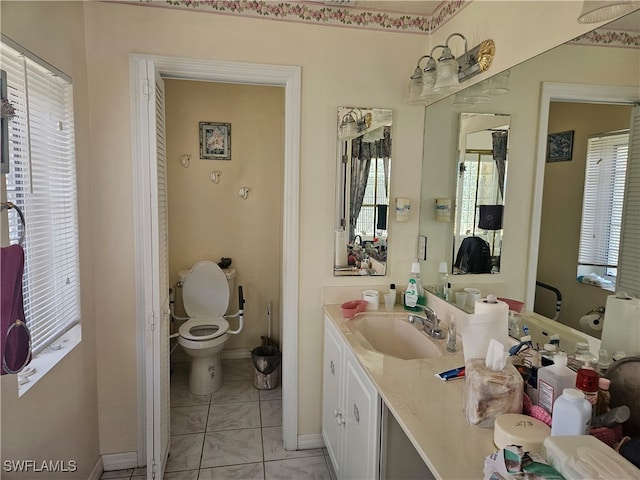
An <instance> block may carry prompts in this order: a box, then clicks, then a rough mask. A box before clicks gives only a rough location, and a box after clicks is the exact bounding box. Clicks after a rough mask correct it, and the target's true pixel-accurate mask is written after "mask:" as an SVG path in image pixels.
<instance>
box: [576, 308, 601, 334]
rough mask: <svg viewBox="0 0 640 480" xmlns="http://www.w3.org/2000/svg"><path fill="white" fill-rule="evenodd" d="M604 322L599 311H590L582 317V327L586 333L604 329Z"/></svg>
mask: <svg viewBox="0 0 640 480" xmlns="http://www.w3.org/2000/svg"><path fill="white" fill-rule="evenodd" d="M602 323H603V322H602V319H601V318H600V315H599V314H598V313H590V314H588V315H585V316H583V317H582V318H580V328H581V329H582V331H583V332H585V333H591V332H599V331H600V330H602Z"/></svg>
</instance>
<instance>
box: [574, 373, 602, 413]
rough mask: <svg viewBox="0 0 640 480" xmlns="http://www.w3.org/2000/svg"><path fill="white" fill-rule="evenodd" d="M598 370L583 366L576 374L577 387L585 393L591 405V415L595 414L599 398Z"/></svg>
mask: <svg viewBox="0 0 640 480" xmlns="http://www.w3.org/2000/svg"><path fill="white" fill-rule="evenodd" d="M599 378H600V377H599V375H598V372H596V371H595V370H591V369H590V368H581V369H580V370H578V373H577V375H576V388H577V389H578V390H580V391H581V392H582V393H584V398H586V399H587V401H588V402H589V404H590V405H591V416H593V415H594V414H595V407H596V401H597V400H598V379H599Z"/></svg>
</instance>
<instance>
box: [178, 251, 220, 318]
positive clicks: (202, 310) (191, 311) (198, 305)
mask: <svg viewBox="0 0 640 480" xmlns="http://www.w3.org/2000/svg"><path fill="white" fill-rule="evenodd" d="M182 302H183V304H184V310H185V312H186V313H187V316H189V317H192V318H193V317H204V316H207V317H222V316H223V315H224V312H226V311H227V306H228V305H229V283H228V282H227V277H226V276H225V274H224V272H223V271H222V270H221V269H220V267H219V266H218V265H217V264H215V263H213V262H209V261H204V262H199V263H197V264H195V265H194V266H193V268H192V269H191V270H190V271H189V273H188V274H187V276H186V278H185V279H184V283H183V284H182Z"/></svg>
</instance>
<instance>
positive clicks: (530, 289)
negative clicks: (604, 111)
mask: <svg viewBox="0 0 640 480" xmlns="http://www.w3.org/2000/svg"><path fill="white" fill-rule="evenodd" d="M551 102H572V103H611V104H633V103H638V102H640V89H638V87H627V86H612V85H587V84H577V83H555V82H543V83H542V90H541V93H540V109H539V112H540V113H539V116H538V140H537V149H536V150H537V154H536V162H535V171H534V178H535V183H534V190H533V206H532V212H531V229H530V232H531V239H530V242H529V264H528V266H527V279H526V282H525V288H526V305H527V307H526V308H527V309H528V310H530V311H532V312H533V306H534V303H535V298H536V273H537V271H538V249H539V248H540V222H541V219H542V195H543V191H544V169H545V165H546V152H547V134H548V130H549V108H550V105H551Z"/></svg>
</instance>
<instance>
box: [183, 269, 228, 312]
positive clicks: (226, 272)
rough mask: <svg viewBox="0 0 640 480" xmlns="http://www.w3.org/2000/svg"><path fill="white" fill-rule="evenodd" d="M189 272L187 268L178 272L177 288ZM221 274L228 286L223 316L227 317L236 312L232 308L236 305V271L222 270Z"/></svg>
mask: <svg viewBox="0 0 640 480" xmlns="http://www.w3.org/2000/svg"><path fill="white" fill-rule="evenodd" d="M189 271H190V269H188V268H187V269H185V270H180V271H179V272H178V286H179V287H181V286H182V283H183V282H184V279H185V278H187V274H188V273H189ZM222 272H223V273H224V275H225V277H227V285H229V306H228V307H227V311H226V312H225V315H228V314H229V313H235V312H236V311H237V307H234V306H235V305H237V303H238V300H237V297H238V293H237V292H236V291H235V285H236V269H235V268H223V269H222Z"/></svg>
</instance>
